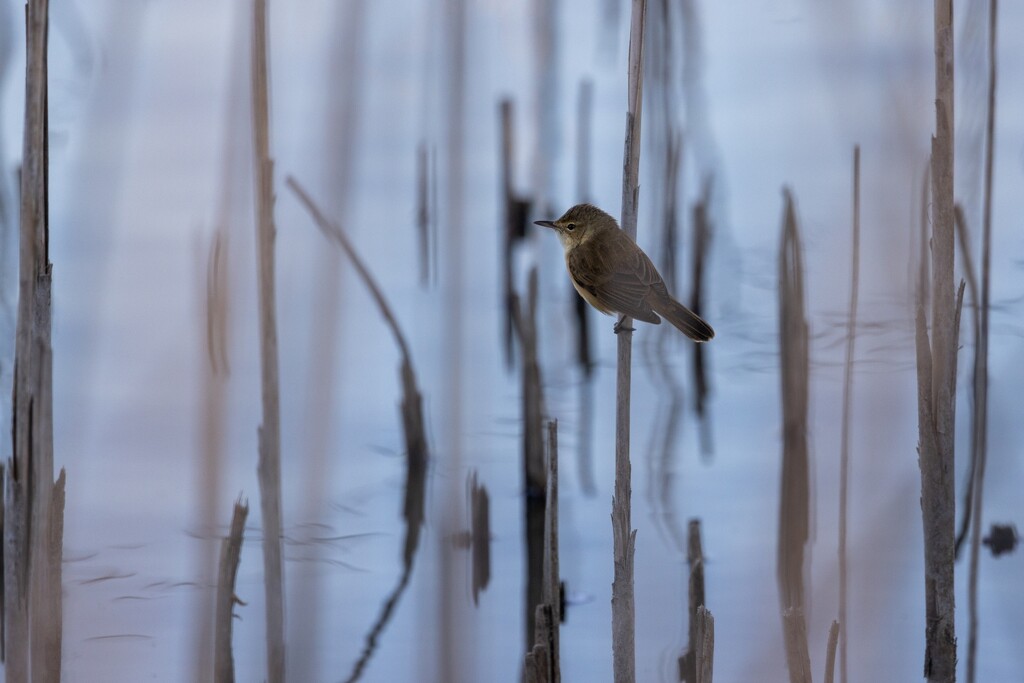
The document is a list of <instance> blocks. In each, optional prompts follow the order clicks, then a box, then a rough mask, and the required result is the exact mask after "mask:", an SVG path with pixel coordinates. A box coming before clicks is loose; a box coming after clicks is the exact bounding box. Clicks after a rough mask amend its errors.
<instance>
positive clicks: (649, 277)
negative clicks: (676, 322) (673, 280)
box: [567, 233, 665, 325]
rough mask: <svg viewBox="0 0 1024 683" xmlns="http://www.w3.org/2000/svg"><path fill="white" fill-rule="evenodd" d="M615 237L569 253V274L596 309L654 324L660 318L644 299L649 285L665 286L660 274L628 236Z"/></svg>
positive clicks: (623, 234) (658, 321)
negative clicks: (595, 304) (593, 302)
mask: <svg viewBox="0 0 1024 683" xmlns="http://www.w3.org/2000/svg"><path fill="white" fill-rule="evenodd" d="M616 237H617V238H618V239H611V240H607V241H606V242H605V243H604V244H602V245H601V246H600V247H595V246H594V245H584V246H582V247H580V248H576V249H574V250H573V251H572V252H570V254H569V257H568V259H567V263H568V266H569V274H570V275H571V276H572V279H573V280H574V281H575V282H576V284H577V285H578V286H579V287H581V288H582V289H585V290H586V291H587V292H588V293H589V294H590V295H591V296H593V297H594V300H595V301H596V302H597V303H598V304H600V305H599V306H598V307H599V308H602V309H604V310H606V311H614V312H615V313H620V314H624V315H628V316H629V317H631V318H636V319H637V320H642V321H643V322H646V323H653V324H655V325H657V324H658V323H660V322H661V318H659V317H658V314H657V313H655V312H654V311H653V310H652V309H651V307H650V305H648V303H647V301H646V299H647V297H648V295H649V294H650V293H651V290H652V288H662V289H663V288H664V286H665V285H664V282H663V281H662V279H661V275H659V274H658V271H657V269H656V268H655V267H654V264H653V263H651V260H650V259H649V258H647V255H646V254H644V253H643V252H642V251H640V249H638V248H636V246H635V244H633V242H632V240H631V239H630V238H629V236H628V235H626V234H625V233H622V234H621V235H616ZM623 240H626V241H627V242H623ZM588 247H589V248H588Z"/></svg>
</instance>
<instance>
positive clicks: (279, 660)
mask: <svg viewBox="0 0 1024 683" xmlns="http://www.w3.org/2000/svg"><path fill="white" fill-rule="evenodd" d="M252 30H253V35H252V118H253V120H252V128H253V152H254V154H253V156H254V162H255V164H256V173H255V180H256V190H255V199H256V232H257V235H256V238H257V239H256V243H257V250H258V264H257V265H258V271H257V281H258V282H257V284H258V287H259V307H260V370H261V377H262V380H263V381H262V387H263V392H262V393H263V422H262V424H261V426H260V429H259V466H258V468H257V471H258V475H259V486H260V512H261V515H262V518H263V581H264V586H265V592H266V614H267V624H266V629H267V680H268V682H269V683H281V681H283V680H284V671H285V664H284V658H285V653H284V563H283V560H282V557H281V526H282V521H281V408H280V395H279V379H278V351H277V311H276V305H275V286H274V240H275V228H274V162H273V161H272V160H271V158H270V116H269V102H268V98H269V95H268V86H267V79H268V76H267V68H268V67H267V2H266V0H253V26H252Z"/></svg>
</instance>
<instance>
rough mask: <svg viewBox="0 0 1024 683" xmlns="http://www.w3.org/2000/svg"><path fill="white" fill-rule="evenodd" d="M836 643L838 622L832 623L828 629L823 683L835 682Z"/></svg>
mask: <svg viewBox="0 0 1024 683" xmlns="http://www.w3.org/2000/svg"><path fill="white" fill-rule="evenodd" d="M844 630H845V629H844ZM838 642H839V622H838V621H833V622H832V626H830V627H829V629H828V645H827V646H826V647H825V683H833V682H834V681H835V680H836V645H837V644H838Z"/></svg>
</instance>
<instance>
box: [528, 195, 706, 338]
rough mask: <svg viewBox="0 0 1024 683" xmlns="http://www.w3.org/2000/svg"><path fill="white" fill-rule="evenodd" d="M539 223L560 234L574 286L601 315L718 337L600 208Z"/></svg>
mask: <svg viewBox="0 0 1024 683" xmlns="http://www.w3.org/2000/svg"><path fill="white" fill-rule="evenodd" d="M535 223H536V224H537V225H542V226H544V227H545V228H551V229H553V230H554V231H555V232H556V233H558V238H559V239H560V240H561V241H562V247H563V248H564V249H565V265H566V267H567V268H568V269H569V277H570V278H571V279H572V284H573V286H574V287H575V288H576V291H577V292H579V293H580V296H582V297H583V298H584V299H586V301H587V303H589V304H590V305H591V306H593V307H594V308H596V309H597V310H599V311H601V312H602V313H604V314H606V315H611V314H613V313H618V314H619V315H620V316H622V317H623V318H625V317H626V316H628V317H631V318H635V319H636V320H642V321H644V322H645V323H652V324H654V325H660V324H661V318H659V317H658V316H659V315H660V316H662V317H664V318H665V319H666V320H668V321H669V322H670V323H672V324H673V325H675V326H676V328H678V329H679V331H680V332H682V333H683V334H685V335H686V336H687V337H689V338H690V339H693V340H694V341H699V342H705V341H708V340H710V339H713V338H714V336H715V331H714V330H713V329H711V325H708V324H707V323H706V322H704V321H703V320H701V318H700V316H698V315H697V314H696V313H694V312H693V311H691V310H690V309H688V308H687V307H686V306H683V305H682V304H681V303H679V302H678V301H676V300H675V299H673V298H672V295H671V294H669V293H668V288H667V287H665V281H664V280H662V279H661V275H660V274H659V273H658V269H657V268H655V267H654V264H653V263H651V259H650V258H648V257H647V254H645V253H644V252H643V250H642V249H640V247H638V246H637V245H636V242H634V241H633V239H632V238H631V237H630V236H629V235H627V234H626V233H625V232H623V231H622V230H621V229H619V224H618V223H616V222H615V219H614V218H612V217H611V216H609V215H608V214H606V213H605V212H604V211H602V210H601V209H599V208H597V207H596V206H592V205H590V204H577V205H576V206H574V207H572V208H571V209H569V210H568V211H566V212H565V214H564V215H563V216H562V217H561V218H559V219H558V220H555V221H535ZM621 324H622V318H620V319H619V322H617V323H616V324H615V332H616V334H618V332H619V331H620V330H621Z"/></svg>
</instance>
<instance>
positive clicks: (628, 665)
mask: <svg viewBox="0 0 1024 683" xmlns="http://www.w3.org/2000/svg"><path fill="white" fill-rule="evenodd" d="M646 18H647V1H646V0H633V15H632V20H631V24H630V34H629V85H628V92H627V100H628V108H627V113H626V141H625V150H624V153H623V162H622V166H623V170H622V229H623V230H625V231H626V234H628V235H629V236H630V238H632V239H634V240H635V239H636V223H637V203H638V201H639V195H640V185H639V174H640V121H641V105H642V103H643V96H642V94H643V61H644V60H643V56H644V26H645V24H646ZM630 322H631V321H630V319H629V318H625V319H623V321H622V323H621V328H622V330H623V331H622V333H621V334H619V335H618V372H617V375H616V389H615V496H614V497H613V498H612V536H613V539H614V563H615V572H614V579H613V582H612V660H613V662H612V668H613V680H614V681H615V683H632V681H635V680H636V646H635V642H634V639H635V637H636V634H635V630H636V615H635V612H634V596H633V553H634V550H635V544H636V530H635V529H633V528H632V521H631V518H630V507H631V502H630V499H631V495H632V487H631V483H630V479H631V466H630V462H629V409H630V395H629V394H630V378H631V373H630V368H631V365H632V349H633V337H632V333H631V332H629V326H630Z"/></svg>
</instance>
